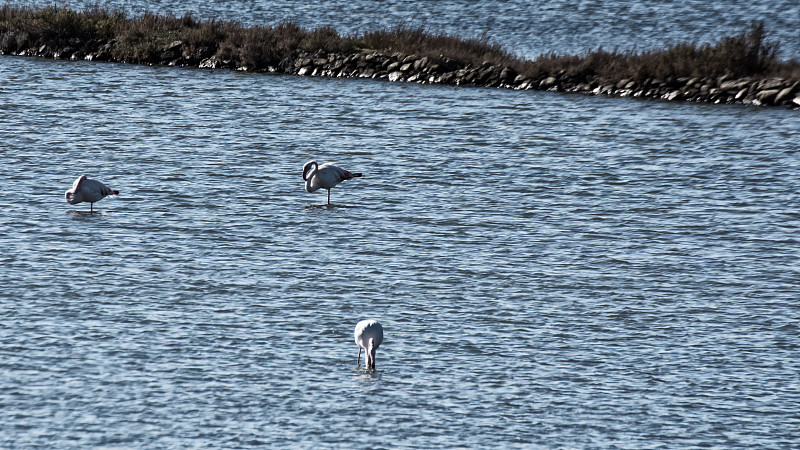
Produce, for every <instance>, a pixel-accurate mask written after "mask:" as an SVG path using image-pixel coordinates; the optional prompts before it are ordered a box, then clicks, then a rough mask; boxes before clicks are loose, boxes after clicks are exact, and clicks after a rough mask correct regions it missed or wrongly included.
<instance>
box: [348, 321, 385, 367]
mask: <svg viewBox="0 0 800 450" xmlns="http://www.w3.org/2000/svg"><path fill="white" fill-rule="evenodd" d="M355 337H356V344H358V358H357V359H356V364H359V363H360V362H361V349H362V348H363V349H364V350H366V353H367V368H368V369H373V370H374V369H375V350H377V349H378V347H380V345H381V342H383V327H382V326H381V324H380V323H378V322H377V321H375V320H362V321H361V322H358V324H356V331H355Z"/></svg>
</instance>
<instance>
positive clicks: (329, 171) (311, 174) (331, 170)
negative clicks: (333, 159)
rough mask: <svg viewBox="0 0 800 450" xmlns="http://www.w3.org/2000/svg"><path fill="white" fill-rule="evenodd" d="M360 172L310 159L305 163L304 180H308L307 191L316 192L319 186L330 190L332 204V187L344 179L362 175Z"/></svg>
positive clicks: (329, 196)
mask: <svg viewBox="0 0 800 450" xmlns="http://www.w3.org/2000/svg"><path fill="white" fill-rule="evenodd" d="M360 176H361V174H360V173H353V172H350V171H349V170H344V169H342V168H341V167H337V166H334V165H333V163H325V164H323V165H321V166H320V165H319V164H317V162H316V161H309V162H307V163H305V164H304V165H303V180H305V182H306V192H314V191H316V190H317V189H319V188H323V189H327V190H328V204H329V205H330V204H331V188H332V187H334V186H336V185H337V184H339V183H341V182H342V181H345V180H349V179H351V178H355V177H360Z"/></svg>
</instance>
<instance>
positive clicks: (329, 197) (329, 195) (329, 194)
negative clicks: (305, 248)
mask: <svg viewBox="0 0 800 450" xmlns="http://www.w3.org/2000/svg"><path fill="white" fill-rule="evenodd" d="M328 204H329V205H330V204H331V190H330V189H328ZM360 350H361V349H359V353H361V352H360Z"/></svg>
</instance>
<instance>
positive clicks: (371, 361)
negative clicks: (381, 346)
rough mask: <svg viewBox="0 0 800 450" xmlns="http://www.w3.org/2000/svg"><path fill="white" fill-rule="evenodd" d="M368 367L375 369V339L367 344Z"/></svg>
mask: <svg viewBox="0 0 800 450" xmlns="http://www.w3.org/2000/svg"><path fill="white" fill-rule="evenodd" d="M367 366H369V367H373V368H374V367H375V339H374V338H370V339H369V342H368V343H367Z"/></svg>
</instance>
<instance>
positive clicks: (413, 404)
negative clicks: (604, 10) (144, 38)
mask: <svg viewBox="0 0 800 450" xmlns="http://www.w3.org/2000/svg"><path fill="white" fill-rule="evenodd" d="M396 7H398V8H399V7H400V6H396ZM798 130H800V116H798V114H797V111H791V110H787V109H764V108H754V107H745V106H731V105H720V106H717V105H701V104H668V103H662V102H654V101H637V100H631V99H606V98H601V97H584V96H580V95H562V94H556V93H542V92H517V91H508V90H496V89H483V88H480V89H479V88H456V87H446V86H421V85H416V84H406V83H387V82H377V81H372V80H340V79H335V80H329V79H319V78H303V77H294V76H273V75H261V74H246V73H235V72H229V71H204V70H189V69H178V68H160V67H142V66H129V65H118V64H103V63H100V64H98V63H90V62H64V61H49V60H42V59H27V58H19V57H9V56H4V57H0V152H2V156H3V161H2V164H0V184H2V186H3V187H4V194H5V199H6V202H5V206H4V207H3V212H2V214H0V249H2V252H0V268H2V269H1V270H2V281H1V282H0V317H2V326H0V409H1V410H2V414H0V447H4V448H30V447H42V448H87V447H103V448H131V447H133V448H164V447H167V448H170V447H172V448H186V447H189V448H207V447H222V448H251V447H264V446H276V447H286V446H297V447H304V448H311V447H343V448H352V447H355V448H367V447H370V448H375V447H385V448H398V447H400V448H403V447H414V448H436V447H471V448H474V447H484V448H485V447H495V446H498V447H504V448H508V447H519V448H530V447H534V448H537V447H539V448H554V447H556V448H557V447H567V448H583V447H600V448H608V447H614V446H617V447H623V448H656V447H658V448H676V447H683V448H685V447H706V446H712V447H718V448H753V447H766V448H790V447H793V446H796V445H797V442H800V431H798V430H800V414H798V412H797V405H798V404H799V403H800V377H799V376H798V373H800V350H799V348H800V347H799V346H800V334H799V333H798V320H799V319H800V306H798V304H797V300H798V298H800V284H799V283H798V281H797V280H798V279H800V242H798V232H800V153H798V144H797V143H798ZM310 159H317V160H318V161H320V162H323V161H335V162H338V163H340V164H341V165H342V166H345V167H346V168H348V169H350V170H353V171H359V172H363V173H364V176H363V177H362V178H360V179H355V180H351V181H347V182H345V183H344V184H343V185H340V186H339V187H337V188H335V189H333V191H332V195H331V197H332V203H333V205H332V206H330V207H328V206H326V205H325V194H324V192H323V193H320V192H317V193H315V194H308V193H306V192H304V190H303V180H302V178H301V173H300V172H301V168H302V165H303V163H305V162H306V161H308V160H310ZM82 173H86V174H88V175H89V176H91V177H96V178H99V179H101V180H103V181H105V182H106V183H107V184H109V185H110V186H112V187H113V188H114V189H118V190H120V195H119V196H118V197H115V198H111V199H104V200H102V201H100V202H98V203H96V204H95V210H96V212H95V213H94V214H89V213H88V210H89V207H88V205H86V204H79V205H69V204H67V203H66V202H64V198H63V195H64V191H65V190H67V189H68V188H69V187H70V186H71V185H72V182H73V181H74V179H75V178H76V177H77V176H78V175H80V174H82ZM367 317H372V318H377V319H379V320H380V321H381V322H382V323H383V325H384V328H385V341H384V343H383V345H382V346H381V347H380V349H379V350H378V354H377V371H376V372H372V373H370V372H365V371H363V370H362V369H359V368H357V367H356V361H355V358H356V352H357V349H356V346H355V343H354V342H353V337H352V332H353V327H354V326H355V323H356V322H357V321H358V320H360V319H363V318H367Z"/></svg>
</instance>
